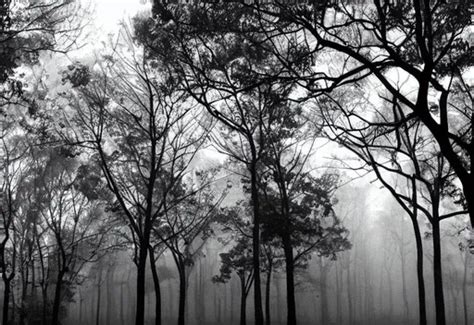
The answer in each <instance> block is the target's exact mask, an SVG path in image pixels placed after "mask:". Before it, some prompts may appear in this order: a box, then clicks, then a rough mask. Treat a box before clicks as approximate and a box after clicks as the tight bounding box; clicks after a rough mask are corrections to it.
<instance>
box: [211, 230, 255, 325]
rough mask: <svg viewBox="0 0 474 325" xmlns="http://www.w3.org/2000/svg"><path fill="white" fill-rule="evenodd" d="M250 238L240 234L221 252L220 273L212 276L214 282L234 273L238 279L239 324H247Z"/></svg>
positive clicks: (251, 268) (251, 266)
mask: <svg viewBox="0 0 474 325" xmlns="http://www.w3.org/2000/svg"><path fill="white" fill-rule="evenodd" d="M249 239H250V238H249V237H245V236H241V237H240V238H239V239H237V242H236V244H235V246H234V247H232V248H231V249H230V250H229V252H227V253H221V254H219V255H220V258H221V268H220V270H219V271H220V274H219V275H216V276H214V277H213V279H212V280H213V281H214V282H222V283H225V282H228V281H229V280H230V279H231V277H232V274H233V273H235V274H236V275H237V277H238V278H239V281H240V295H241V296H240V325H245V324H247V314H246V303H247V296H248V294H249V292H250V289H251V287H252V282H253V281H254V280H253V279H254V277H253V257H252V256H253V253H252V251H251V249H249V247H250V246H251V245H250V240H249Z"/></svg>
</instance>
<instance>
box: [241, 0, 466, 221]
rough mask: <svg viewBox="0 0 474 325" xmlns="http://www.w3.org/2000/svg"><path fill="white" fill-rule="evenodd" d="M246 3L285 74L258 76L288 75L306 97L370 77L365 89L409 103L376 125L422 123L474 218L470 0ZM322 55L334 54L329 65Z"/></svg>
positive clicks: (388, 102)
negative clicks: (395, 116) (398, 115)
mask: <svg viewBox="0 0 474 325" xmlns="http://www.w3.org/2000/svg"><path fill="white" fill-rule="evenodd" d="M249 6H250V7H251V8H253V9H254V14H255V16H256V17H258V18H256V19H258V20H259V21H260V22H261V24H260V26H261V30H262V33H264V34H265V35H266V40H267V42H262V43H263V44H265V45H268V44H272V45H273V47H272V48H271V51H272V53H273V54H274V55H276V56H278V58H279V60H280V61H281V62H282V65H283V66H284V67H285V71H284V73H282V72H281V71H279V74H278V75H275V74H274V75H273V76H269V74H266V75H265V76H264V78H266V79H269V78H270V77H281V78H284V79H286V80H287V79H288V78H290V79H293V80H295V81H297V82H299V84H300V85H301V86H302V87H304V88H306V89H307V96H306V99H309V98H315V97H317V96H319V95H321V94H326V93H329V92H331V91H333V90H334V89H336V88H338V87H344V86H346V85H348V86H351V85H352V86H356V85H359V84H360V83H361V81H364V82H365V81H369V82H370V81H374V82H375V83H376V86H375V87H371V89H372V90H371V91H370V92H372V93H374V94H375V93H377V94H379V95H381V104H382V105H387V106H390V105H391V104H392V102H393V101H397V102H398V103H400V105H403V106H404V107H405V109H406V110H407V113H406V114H405V116H404V117H403V119H392V120H388V121H384V122H383V123H382V126H385V127H388V128H397V127H402V128H403V123H405V122H410V121H413V120H419V121H421V122H422V123H423V124H424V125H425V126H426V128H427V129H428V130H429V132H430V134H431V136H432V137H433V138H434V139H435V141H436V143H437V145H438V146H439V151H440V153H441V154H442V155H443V156H444V158H445V159H446V160H447V162H448V163H449V164H450V166H451V168H452V169H453V171H454V173H455V174H456V176H457V177H458V178H459V180H460V182H461V184H462V194H463V196H464V197H465V199H466V201H467V203H468V206H469V215H470V218H471V225H474V208H473V207H474V194H473V193H474V190H473V184H474V173H473V172H472V166H473V165H474V164H473V162H474V160H473V159H474V152H473V151H472V148H473V146H472V135H471V133H470V131H469V130H471V129H472V118H471V117H472V103H473V98H472V95H471V94H470V90H469V87H470V86H469V85H468V83H467V82H466V74H467V73H468V68H469V67H471V66H472V64H473V57H474V55H473V46H472V44H470V41H469V40H468V37H470V36H469V26H471V9H472V8H471V7H470V4H469V1H455V2H446V1H434V2H433V1H421V2H420V1H396V2H394V1H389V0H383V1H382V0H375V1H374V2H373V4H372V5H369V6H367V5H362V4H358V3H357V2H348V3H346V2H344V3H341V4H339V3H333V2H321V3H319V2H318V3H315V4H312V5H308V6H286V5H285V4H283V2H279V1H274V2H272V3H271V4H269V5H260V4H251V5H249ZM290 53H298V55H297V56H291V55H290ZM328 55H331V56H333V57H335V58H336V60H333V61H332V63H333V65H332V66H331V67H330V68H329V69H327V64H325V62H327V61H325V60H326V59H327V57H328ZM319 67H321V68H319ZM397 74H398V75H399V76H403V78H404V79H405V80H406V81H407V82H406V84H405V85H400V83H399V80H400V78H397V77H396V75H397ZM367 92H369V90H367ZM413 92H414V93H415V94H416V95H414V96H413V95H412V94H413ZM303 97H305V96H303ZM299 100H300V101H301V100H305V98H300V99H299ZM340 109H341V110H342V112H344V113H347V114H350V113H351V111H350V110H349V109H348V108H346V107H340ZM374 126H375V127H377V126H381V125H380V124H378V123H375V125H374Z"/></svg>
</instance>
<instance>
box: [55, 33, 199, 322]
mask: <svg viewBox="0 0 474 325" xmlns="http://www.w3.org/2000/svg"><path fill="white" fill-rule="evenodd" d="M132 39H133V38H132V35H131V31H130V30H129V29H124V30H123V31H122V34H121V38H120V40H119V44H120V45H121V46H123V48H126V49H128V50H129V52H123V53H129V54H130V57H125V56H123V55H122V54H120V53H119V51H115V52H113V53H112V54H111V55H106V56H105V57H104V61H102V63H101V64H100V67H101V72H100V73H99V74H97V75H91V78H90V81H89V82H88V83H86V84H83V83H80V82H79V83H78V84H76V85H77V86H76V87H74V88H73V93H72V94H71V96H69V100H70V105H71V106H72V107H74V111H65V112H64V113H63V118H64V119H63V120H64V121H67V123H68V124H69V125H70V128H69V129H66V128H64V127H63V128H62V129H60V130H59V131H60V133H62V134H63V136H64V137H65V138H66V140H67V141H68V142H69V143H70V144H76V145H81V146H83V147H85V148H88V149H90V150H91V151H92V152H93V153H94V154H93V156H92V159H93V160H95V161H97V163H98V164H99V165H100V167H101V169H102V172H103V175H104V178H105V180H106V182H107V185H108V187H109V189H110V191H111V192H112V193H113V194H114V196H115V209H114V210H115V211H121V212H122V214H123V216H124V217H125V219H126V221H127V226H128V227H129V228H130V231H131V237H132V240H133V243H134V249H135V253H136V255H135V260H134V262H135V263H136V266H137V304H136V308H137V310H136V320H135V321H136V324H137V325H141V324H143V323H144V308H145V272H146V262H147V257H148V252H149V248H150V245H151V244H152V243H151V239H152V229H153V225H154V223H155V222H156V221H157V219H158V218H160V217H161V216H163V213H165V212H166V211H168V210H169V209H171V208H173V207H174V205H175V204H177V203H178V202H179V201H180V200H182V198H181V197H179V198H177V197H173V196H172V195H170V193H172V192H173V191H174V190H175V189H176V188H177V186H179V184H180V182H181V180H182V179H183V177H184V176H185V175H186V174H187V172H188V165H189V163H190V162H191V161H192V159H193V158H194V156H195V154H196V152H197V150H198V148H199V147H200V146H201V144H202V143H203V141H204V140H205V138H206V133H205V132H202V128H201V127H200V124H201V123H204V122H203V121H202V119H201V118H199V114H200V113H199V111H195V110H193V106H192V105H187V104H186V97H185V96H184V94H183V93H182V92H180V91H178V90H176V87H175V83H174V82H173V79H172V76H170V75H166V74H161V75H159V74H158V68H157V67H156V65H155V64H154V62H150V61H148V60H145V59H144V58H143V56H141V55H140V53H139V49H138V48H136V47H135V45H134V44H133V41H132ZM79 75H80V76H81V74H79ZM72 76H73V77H74V76H75V74H72ZM81 78H82V77H81ZM68 80H69V81H70V82H71V84H72V85H73V86H74V84H75V83H74V81H71V80H74V79H71V78H70V77H69V79H68ZM170 198H172V199H173V200H174V201H173V200H171V199H170ZM156 317H161V315H156Z"/></svg>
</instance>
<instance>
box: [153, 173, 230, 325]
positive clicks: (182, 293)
mask: <svg viewBox="0 0 474 325" xmlns="http://www.w3.org/2000/svg"><path fill="white" fill-rule="evenodd" d="M216 173H217V171H216V170H215V169H211V170H195V171H194V178H195V180H194V181H192V180H191V181H188V182H186V183H184V182H182V183H181V184H180V185H179V186H176V192H177V193H174V192H171V193H170V196H173V195H175V196H176V198H177V199H178V200H179V201H180V202H179V204H175V205H174V206H173V207H170V208H166V209H165V211H164V213H163V216H162V217H161V218H159V219H158V220H157V222H156V224H155V225H154V228H153V234H154V236H156V238H157V239H158V242H161V243H163V245H164V246H165V247H166V248H167V250H169V251H170V252H171V255H172V256H173V259H174V262H175V264H176V268H177V269H178V275H179V306H178V325H184V324H185V315H186V314H185V312H186V297H187V289H188V286H189V274H190V272H191V270H192V267H193V266H194V263H195V260H196V259H197V257H198V256H199V255H200V253H201V251H202V249H203V247H204V245H205V244H206V242H207V239H208V238H209V237H210V236H211V235H212V227H211V226H212V222H213V221H214V219H215V214H216V212H217V210H218V207H219V205H220V204H221V202H222V200H223V199H224V198H225V197H226V195H227V189H224V191H223V192H222V194H221V195H220V196H218V197H216V193H215V190H213V189H212V188H211V182H212V178H213V176H214V175H215V174H216Z"/></svg>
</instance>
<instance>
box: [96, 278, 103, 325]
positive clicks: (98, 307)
mask: <svg viewBox="0 0 474 325" xmlns="http://www.w3.org/2000/svg"><path fill="white" fill-rule="evenodd" d="M99 272H100V273H99V282H98V284H97V304H96V308H95V325H100V299H101V298H102V297H101V288H102V270H99Z"/></svg>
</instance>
